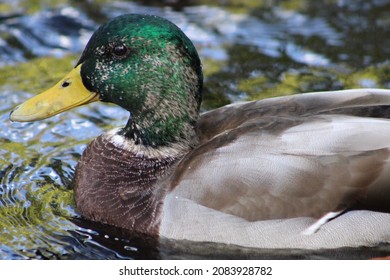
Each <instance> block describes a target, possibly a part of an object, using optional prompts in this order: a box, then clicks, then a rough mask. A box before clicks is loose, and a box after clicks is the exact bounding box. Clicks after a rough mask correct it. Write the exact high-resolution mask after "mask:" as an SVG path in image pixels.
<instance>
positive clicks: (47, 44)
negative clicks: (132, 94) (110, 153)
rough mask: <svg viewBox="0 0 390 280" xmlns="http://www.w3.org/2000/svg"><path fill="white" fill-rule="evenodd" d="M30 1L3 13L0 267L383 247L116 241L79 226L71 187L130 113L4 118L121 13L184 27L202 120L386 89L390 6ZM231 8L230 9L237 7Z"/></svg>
mask: <svg viewBox="0 0 390 280" xmlns="http://www.w3.org/2000/svg"><path fill="white" fill-rule="evenodd" d="M208 2H216V1H165V2H164V1H163V2H161V3H160V2H158V1H143V2H141V1H138V2H128V1H115V2H110V1H98V2H94V1H77V3H76V1H66V0H62V1H43V0H42V1H27V0H18V1H15V0H6V1H4V0H3V1H2V2H1V3H0V259H123V258H133V259H149V258H153V259H156V258H157V259H188V258H191V259H204V258H222V259H228V258H256V259H264V258H276V259H279V258H287V259H291V258H293V259H308V258H314V259H329V258H331V259H332V258H336V259H340V258H341V259H345V258H347V259H351V258H358V259H359V258H372V257H378V256H382V255H389V253H390V246H389V245H388V244H382V245H378V247H376V248H342V249H337V250H321V251H304V250H252V249H246V248H239V247H234V246H226V245H223V244H204V243H202V244H197V243H192V242H174V241H169V240H163V241H162V242H161V243H157V241H156V240H152V239H151V238H148V237H145V236H123V234H122V233H121V232H120V231H119V230H117V229H114V228H111V227H108V226H102V225H99V224H95V223H91V222H88V221H85V220H83V219H82V217H80V216H79V215H78V214H77V211H76V209H75V207H74V203H73V193H72V184H71V182H72V177H73V174H74V168H75V165H76V163H77V160H78V158H79V157H80V155H81V153H82V151H83V149H84V148H85V146H86V145H87V143H89V142H90V140H91V139H92V138H94V137H96V136H97V135H99V134H101V133H102V132H103V131H106V130H108V129H110V128H113V127H117V126H121V125H123V124H124V123H125V122H126V120H127V117H128V113H127V112H124V111H122V110H121V109H119V108H117V107H114V106H111V105H106V104H93V105H89V106H85V107H82V108H79V109H76V110H73V111H71V112H67V113H65V114H62V115H59V116H56V117H53V118H51V119H49V120H45V121H41V122H35V123H27V124H18V123H11V122H10V121H9V120H8V115H9V112H10V111H11V110H12V108H14V107H15V106H16V105H17V104H19V103H21V102H22V101H24V100H25V99H27V98H28V97H30V96H32V95H33V94H35V93H37V92H39V91H40V90H42V89H45V88H47V87H48V86H50V85H51V84H53V83H54V82H56V81H57V80H58V78H60V77H62V75H63V74H65V73H66V72H67V71H68V70H69V69H71V67H72V65H74V63H75V62H76V61H77V58H78V56H79V54H80V52H81V51H82V50H83V48H84V45H85V44H86V42H87V41H88V39H89V37H90V35H91V34H92V32H93V31H94V30H95V29H96V28H97V26H98V25H99V24H101V23H103V22H105V21H106V20H107V19H109V18H113V17H115V16H118V15H120V14H123V13H149V14H155V15H159V16H163V17H165V18H167V19H169V20H171V21H173V22H174V23H176V24H177V25H178V26H179V27H181V28H182V29H183V31H184V32H185V33H186V34H187V35H188V36H189V37H190V38H191V39H192V40H193V41H194V43H195V45H196V47H197V49H198V50H199V53H200V56H201V59H202V61H203V65H204V71H205V90H204V99H205V101H204V104H203V110H207V109H210V108H214V107H218V106H221V105H224V104H227V103H230V102H235V101H240V100H247V99H258V98H265V97H270V96H276V95H286V94H293V93H299V92H307V91H318V90H335V89H343V88H355V87H382V88H390V62H389V59H388V58H389V57H390V36H389V30H390V20H389V19H390V1H385V0H376V1H354V0H344V1H309V0H307V1H304V0H302V1H300V0H296V1H256V0H254V1H250V0H248V1H242V3H241V4H237V3H238V2H237V1H219V2H217V4H210V3H208ZM236 2H237V3H236Z"/></svg>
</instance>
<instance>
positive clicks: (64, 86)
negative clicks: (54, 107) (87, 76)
mask: <svg viewBox="0 0 390 280" xmlns="http://www.w3.org/2000/svg"><path fill="white" fill-rule="evenodd" d="M70 84H71V83H70V82H69V81H64V82H63V83H62V85H61V86H62V87H63V88H66V87H68V86H70Z"/></svg>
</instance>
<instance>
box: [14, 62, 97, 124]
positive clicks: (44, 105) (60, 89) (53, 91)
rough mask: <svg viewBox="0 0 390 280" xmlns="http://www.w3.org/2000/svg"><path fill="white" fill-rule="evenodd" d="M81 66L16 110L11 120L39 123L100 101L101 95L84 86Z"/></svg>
mask: <svg viewBox="0 0 390 280" xmlns="http://www.w3.org/2000/svg"><path fill="white" fill-rule="evenodd" d="M80 69H81V64H80V65H79V66H77V67H76V68H74V69H73V70H72V71H71V72H70V73H69V74H68V75H66V76H65V78H63V79H62V80H61V81H60V82H58V83H57V84H56V85H55V86H53V87H52V88H50V89H48V90H46V91H44V92H42V93H40V94H38V95H36V96H34V97H32V98H30V99H28V100H27V101H25V102H24V103H23V104H21V105H19V106H18V107H16V108H15V110H14V111H13V112H12V113H11V115H10V119H11V120H12V121H18V122H30V121H37V120H42V119H46V118H49V117H52V116H54V115H57V114H59V113H61V112H64V111H67V110H69V109H72V108H74V107H77V106H81V105H84V104H88V103H91V102H95V101H98V100H99V95H98V94H97V93H95V92H91V91H89V90H87V89H86V88H85V86H84V85H83V82H82V79H81V75H80Z"/></svg>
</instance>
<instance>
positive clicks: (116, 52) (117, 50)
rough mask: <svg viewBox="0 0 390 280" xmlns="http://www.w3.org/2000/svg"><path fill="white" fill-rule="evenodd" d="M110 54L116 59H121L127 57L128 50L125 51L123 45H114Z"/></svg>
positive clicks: (125, 48)
mask: <svg viewBox="0 0 390 280" xmlns="http://www.w3.org/2000/svg"><path fill="white" fill-rule="evenodd" d="M112 52H113V54H114V55H116V56H117V57H123V56H126V55H127V53H128V49H127V47H126V46H125V45H116V46H114V48H113V49H112Z"/></svg>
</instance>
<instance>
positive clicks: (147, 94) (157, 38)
mask: <svg viewBox="0 0 390 280" xmlns="http://www.w3.org/2000/svg"><path fill="white" fill-rule="evenodd" d="M202 82H203V77H202V69H201V63H200V59H199V56H198V54H197V51H196V49H195V47H194V45H193V44H192V42H191V41H190V40H189V39H188V37H187V36H186V35H185V34H184V33H183V32H182V31H181V30H180V29H179V28H178V27H177V26H176V25H174V24H173V23H171V22H169V21H167V20H165V19H162V18H160V17H156V16H150V15H136V14H129V15H123V16H120V17H117V18H114V19H113V20H111V21H109V22H108V23H106V24H104V25H102V26H101V27H99V28H98V29H97V30H96V32H95V33H94V34H93V35H92V37H91V39H90V41H89V42H88V44H87V46H86V48H85V50H84V52H83V54H82V56H81V58H80V60H79V62H78V63H77V65H76V67H75V69H74V70H73V71H71V72H70V73H69V74H68V75H67V76H66V77H65V78H64V79H63V80H61V81H60V82H59V83H58V84H57V85H55V86H54V87H53V88H52V89H50V90H48V91H46V92H44V93H42V94H41V95H38V96H36V97H33V98H32V99H30V100H28V101H26V102H25V103H24V104H22V105H21V106H19V107H18V108H17V109H16V110H15V111H14V112H13V113H12V114H11V119H12V120H15V121H32V120H38V119H43V118H47V117H50V116H52V115H55V114H58V113H60V112H63V111H65V110H68V109H70V108H72V107H75V106H79V105H82V104H86V103H90V102H93V101H96V100H101V101H105V102H112V103H115V104H118V105H119V106H121V107H123V108H125V109H126V110H128V111H129V112H130V114H131V117H130V119H129V122H128V124H127V125H126V127H125V128H124V129H123V130H122V134H123V135H125V136H127V137H129V138H133V139H135V140H136V141H137V142H139V143H140V144H144V145H152V146H159V145H164V144H167V143H169V142H174V141H181V140H182V139H183V138H186V137H189V136H188V133H187V132H186V131H187V130H188V129H191V128H192V129H193V127H194V125H195V122H196V119H197V117H198V112H199V107H200V103H201V91H202ZM76 86H77V88H76ZM53 91H55V93H54V94H53ZM53 95H59V96H61V98H59V99H57V98H56V99H54V97H53ZM62 96H65V97H64V98H62ZM68 99H69V100H68ZM45 104H47V106H44V105H45Z"/></svg>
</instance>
